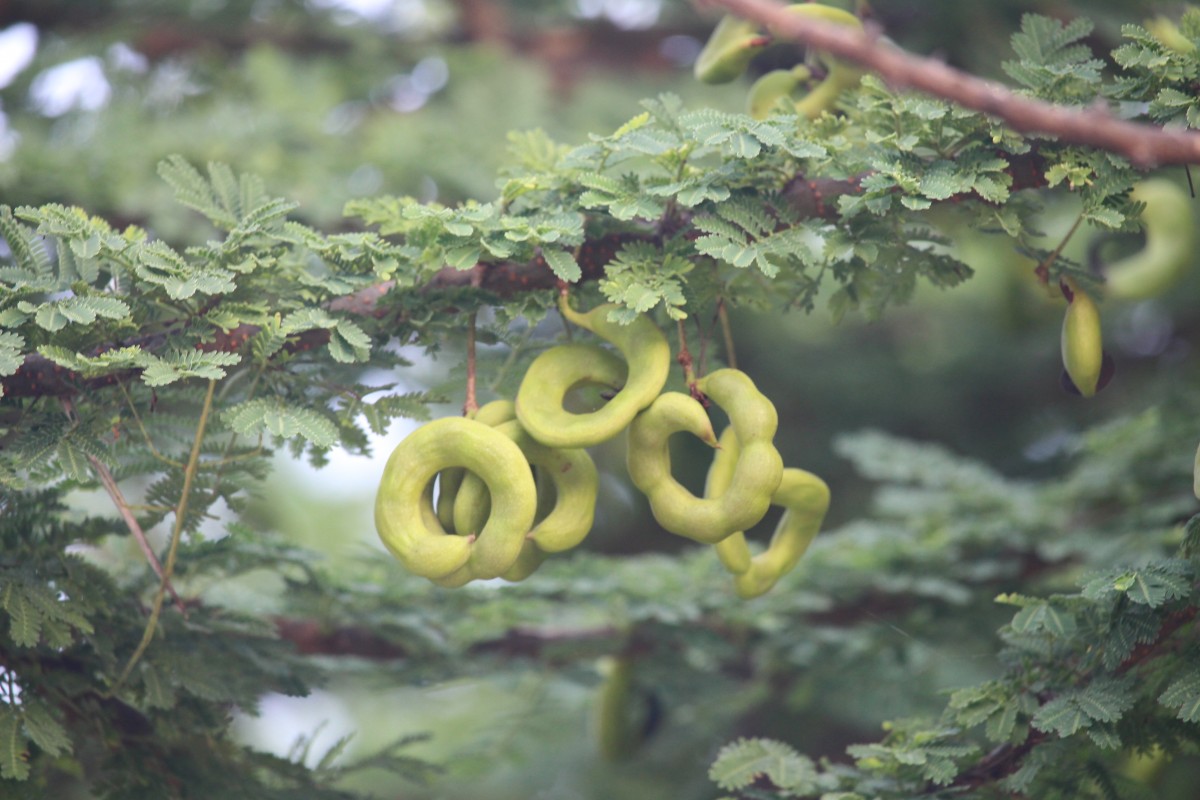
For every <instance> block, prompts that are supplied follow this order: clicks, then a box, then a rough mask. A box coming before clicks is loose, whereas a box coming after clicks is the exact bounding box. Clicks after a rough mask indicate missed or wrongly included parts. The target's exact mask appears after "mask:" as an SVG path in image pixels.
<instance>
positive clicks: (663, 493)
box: [626, 369, 783, 544]
mask: <svg viewBox="0 0 1200 800" xmlns="http://www.w3.org/2000/svg"><path fill="white" fill-rule="evenodd" d="M696 388H697V389H698V390H699V391H701V392H703V393H704V394H705V395H706V396H707V397H708V398H709V399H710V400H711V401H712V402H714V403H716V404H717V405H718V406H720V407H721V408H722V409H724V410H725V413H726V414H728V415H729V420H730V424H731V427H732V428H733V429H734V430H735V431H736V433H737V437H738V441H739V442H740V443H741V449H740V452H739V453H738V457H737V459H736V462H735V464H734V467H733V474H732V477H731V478H730V481H729V487H728V489H727V490H726V491H725V492H723V493H722V494H721V496H720V497H711V498H709V497H706V498H700V497H696V496H695V495H694V494H692V493H691V492H690V491H688V490H687V489H686V488H684V487H683V486H682V485H681V484H680V483H679V482H678V481H677V480H675V478H674V476H673V475H672V474H671V454H670V450H669V448H668V440H669V439H670V437H671V435H672V434H674V433H678V432H688V433H691V434H693V435H694V436H696V437H697V438H699V439H701V440H702V441H704V442H707V443H708V444H710V445H714V446H715V445H716V435H715V434H714V433H713V429H712V423H711V422H710V421H709V419H708V414H707V412H706V411H705V410H704V407H703V406H702V405H700V403H699V402H698V401H696V400H695V399H693V398H692V397H690V396H688V395H685V394H680V393H678V392H666V393H664V394H662V395H660V396H659V398H658V399H657V400H655V401H654V403H653V404H652V405H651V406H650V407H649V408H647V409H646V410H645V411H643V412H642V413H641V414H639V415H638V417H637V419H635V420H634V421H633V424H632V425H630V426H629V448H628V451H627V455H626V464H627V466H628V468H629V477H630V479H631V480H632V481H633V483H634V485H635V486H637V487H638V489H639V490H641V492H642V493H643V494H645V495H646V497H647V498H648V499H649V501H650V511H651V512H652V513H653V514H654V518H655V519H656V520H658V524H659V525H661V526H662V527H663V528H665V529H666V530H668V531H671V532H672V533H676V534H679V535H680V536H686V537H688V538H689V539H694V540H696V541H698V542H701V543H704V544H716V543H717V542H719V541H721V540H722V539H724V538H725V537H727V536H729V535H730V534H732V533H734V532H735V531H740V530H745V529H746V528H749V527H751V526H753V525H754V524H755V523H757V522H758V521H759V520H760V519H762V518H763V515H764V514H766V513H767V509H768V508H769V507H770V504H771V496H772V495H773V494H774V492H775V490H776V489H777V488H778V487H779V481H780V479H781V478H782V476H783V459H782V458H780V456H779V451H778V450H776V449H775V445H774V444H773V443H772V440H773V439H774V437H775V429H776V427H777V425H778V415H777V414H776V412H775V406H773V405H772V404H771V401H770V400H768V399H767V398H766V397H765V396H764V395H763V394H762V393H761V392H759V391H758V389H757V388H756V387H755V385H754V382H753V381H751V380H750V378H749V377H748V376H747V375H746V374H745V373H744V372H739V371H738V370H734V369H720V370H716V371H715V372H711V373H709V374H708V375H706V376H704V377H703V378H701V379H700V380H699V381H697V382H696Z"/></svg>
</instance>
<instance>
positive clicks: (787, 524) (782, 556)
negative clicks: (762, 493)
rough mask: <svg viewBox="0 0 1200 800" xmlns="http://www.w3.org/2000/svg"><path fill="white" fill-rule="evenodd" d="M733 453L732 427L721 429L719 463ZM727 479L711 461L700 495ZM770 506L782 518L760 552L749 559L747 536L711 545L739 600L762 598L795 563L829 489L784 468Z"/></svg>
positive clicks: (717, 489) (722, 486) (816, 526)
mask: <svg viewBox="0 0 1200 800" xmlns="http://www.w3.org/2000/svg"><path fill="white" fill-rule="evenodd" d="M737 453H738V441H737V435H736V433H734V431H733V428H726V429H725V431H724V432H723V433H722V434H721V452H720V453H718V458H721V459H724V460H726V461H731V460H733V459H736V458H737ZM730 454H732V458H731V457H730ZM731 478H732V472H731V471H730V470H729V469H727V468H725V467H724V466H723V465H718V464H717V463H716V460H715V459H714V467H713V468H710V469H709V478H708V482H707V484H706V486H705V494H706V495H707V494H709V493H710V492H711V493H713V494H716V495H719V494H721V493H722V492H724V491H725V490H726V488H727V487H728V486H729V483H730V480H731ZM771 505H774V506H782V507H783V508H784V514H783V518H782V519H780V520H779V524H778V525H777V526H776V527H775V532H774V533H773V534H772V535H771V542H770V544H769V545H767V549H766V550H765V551H764V552H762V553H760V554H758V555H756V556H753V557H751V555H750V548H749V546H748V545H747V544H746V536H745V534H743V533H742V532H741V531H738V532H737V533H734V534H732V535H731V536H729V537H727V538H725V539H723V540H721V541H720V542H717V543H716V544H715V545H714V549H715V550H716V551H717V556H718V557H719V558H720V559H721V563H722V564H724V565H725V567H726V568H727V569H728V570H729V571H730V572H732V573H734V587H735V589H736V590H737V593H738V596H739V597H742V598H746V599H749V598H751V597H758V596H759V595H762V594H766V593H767V592H769V591H770V590H771V588H772V587H773V586H774V585H775V584H776V583H777V582H778V581H779V579H780V578H782V577H783V576H784V575H786V574H787V573H789V572H791V571H792V570H793V569H795V567H796V565H797V564H798V563H800V559H801V558H802V557H803V556H804V553H805V551H806V550H808V546H809V545H810V544H811V543H812V540H813V539H814V538H815V537H816V535H817V533H818V532H819V531H820V530H821V522H822V521H823V520H824V519H825V512H826V511H828V510H829V487H828V486H827V485H826V484H825V481H823V480H821V479H820V478H818V477H817V476H816V475H813V474H812V473H811V472H806V471H804V470H802V469H793V468H790V467H789V468H786V469H784V471H783V479H782V480H781V481H780V482H779V488H778V489H776V490H775V494H773V495H772V496H771Z"/></svg>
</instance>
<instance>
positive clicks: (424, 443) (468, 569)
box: [375, 417, 537, 580]
mask: <svg viewBox="0 0 1200 800" xmlns="http://www.w3.org/2000/svg"><path fill="white" fill-rule="evenodd" d="M450 467H463V468H465V469H467V470H469V471H471V472H474V473H475V474H477V475H479V476H480V477H481V478H482V479H483V481H484V483H486V484H487V487H488V491H489V492H490V493H491V497H492V506H493V507H492V513H491V515H490V516H489V517H488V521H487V524H486V525H485V526H484V527H483V530H482V531H481V532H480V534H479V536H478V537H466V536H451V535H447V534H446V531H445V529H444V528H443V527H442V526H441V525H440V524H439V525H436V526H434V525H433V523H434V522H435V521H436V519H437V517H436V515H434V514H430V513H429V510H430V509H429V508H427V507H428V506H429V502H428V500H425V501H423V498H426V497H431V496H432V495H430V494H429V492H430V485H431V481H432V480H433V477H434V476H435V475H436V474H437V473H438V472H440V471H442V470H444V469H447V468H450ZM536 508H537V496H536V490H535V488H534V483H533V476H532V474H531V473H530V471H529V466H528V462H526V460H525V456H524V455H523V454H522V453H521V449H520V448H519V447H517V445H516V444H514V443H513V442H512V440H511V439H509V438H508V437H506V436H504V435H503V434H501V433H499V432H497V431H496V430H495V429H493V428H491V427H489V426H487V425H484V424H482V423H480V422H476V421H475V420H469V419H464V418H462V417H448V418H445V419H439V420H435V421H434V422H430V423H429V424H427V425H423V426H422V427H420V428H418V429H417V430H416V431H414V432H413V433H411V434H410V435H409V436H408V437H407V438H405V439H404V441H402V442H400V444H398V445H397V446H396V449H395V450H393V451H392V454H391V456H390V457H389V458H388V461H387V465H386V466H385V467H384V470H383V478H382V480H381V481H380V485H379V491H378V494H377V495H376V498H375V527H376V529H377V530H378V531H379V537H380V539H382V540H383V543H384V544H385V545H386V546H387V548H388V550H390V551H391V553H392V554H393V555H394V556H395V557H396V558H397V559H398V560H399V561H400V563H401V564H403V565H404V567H405V568H406V569H408V570H409V571H410V572H413V573H414V574H416V575H420V576H422V577H426V578H432V579H440V578H449V577H450V576H451V575H452V574H454V573H459V571H461V573H460V575H465V576H466V577H467V580H471V579H475V578H495V577H497V576H499V575H500V574H501V573H503V572H504V571H506V570H507V569H508V568H509V567H511V566H512V565H513V563H514V562H515V561H516V560H517V556H518V555H520V552H521V546H522V544H523V543H524V541H525V534H526V532H527V531H528V530H529V529H530V527H531V526H532V524H533V517H534V513H535V510H536Z"/></svg>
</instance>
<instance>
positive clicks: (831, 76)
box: [786, 3, 863, 119]
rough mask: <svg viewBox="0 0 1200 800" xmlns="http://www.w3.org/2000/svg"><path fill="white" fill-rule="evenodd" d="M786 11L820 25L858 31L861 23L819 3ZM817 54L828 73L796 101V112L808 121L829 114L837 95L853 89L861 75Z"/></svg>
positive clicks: (842, 63)
mask: <svg viewBox="0 0 1200 800" xmlns="http://www.w3.org/2000/svg"><path fill="white" fill-rule="evenodd" d="M786 10H787V11H788V12H789V13H792V14H798V15H800V16H804V17H811V18H812V19H817V20H821V21H822V22H832V23H835V24H837V25H845V26H847V27H851V28H856V29H858V30H861V29H862V22H861V21H860V20H859V19H858V17H856V16H854V15H853V14H851V13H850V12H848V11H843V10H842V9H840V8H833V7H832V6H825V5H821V4H820V3H797V4H795V5H790V6H788V7H787V9H786ZM817 55H818V58H819V59H820V61H821V63H822V64H824V65H825V68H826V69H827V70H828V74H827V75H826V76H825V79H824V80H823V81H821V82H820V83H818V84H817V85H816V86H814V87H813V89H812V91H810V92H809V93H808V94H806V95H805V96H804V97H802V98H800V99H798V100H797V101H796V112H797V113H799V114H800V115H801V116H803V117H807V118H808V119H816V118H817V117H819V116H821V115H822V114H824V113H825V112H826V111H832V110H833V108H834V104H835V103H836V102H837V99H838V95H840V94H841V93H842V92H844V91H846V90H847V89H852V88H854V87H855V86H857V85H858V82H859V81H860V80H861V79H862V76H863V71H862V70H861V69H859V68H858V67H856V66H854V65H853V64H850V63H848V62H846V61H842V60H841V59H838V58H834V57H833V56H830V55H828V54H826V53H818V54H817Z"/></svg>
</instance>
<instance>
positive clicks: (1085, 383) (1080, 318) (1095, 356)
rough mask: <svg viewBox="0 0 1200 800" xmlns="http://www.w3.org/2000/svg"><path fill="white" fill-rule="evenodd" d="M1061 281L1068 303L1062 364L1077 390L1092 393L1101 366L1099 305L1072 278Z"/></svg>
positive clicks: (1086, 393) (1085, 394)
mask: <svg viewBox="0 0 1200 800" xmlns="http://www.w3.org/2000/svg"><path fill="white" fill-rule="evenodd" d="M1062 285H1063V294H1064V295H1065V296H1066V298H1067V303H1068V305H1067V313H1066V315H1065V316H1064V317H1063V327H1062V358H1063V368H1064V369H1066V371H1067V375H1068V376H1069V377H1070V379H1071V382H1072V383H1074V384H1075V388H1076V389H1078V390H1079V393H1080V394H1081V395H1083V396H1084V397H1091V396H1092V395H1094V394H1095V393H1096V391H1097V389H1098V388H1099V383H1100V372H1101V370H1102V369H1103V367H1104V347H1103V341H1102V339H1101V334H1100V309H1098V308H1097V307H1096V301H1094V300H1093V299H1092V298H1091V295H1089V294H1088V293H1087V292H1085V291H1083V290H1082V289H1080V288H1079V286H1078V284H1076V283H1075V281H1073V280H1071V279H1070V278H1067V279H1065V280H1064V281H1063V284H1062Z"/></svg>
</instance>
